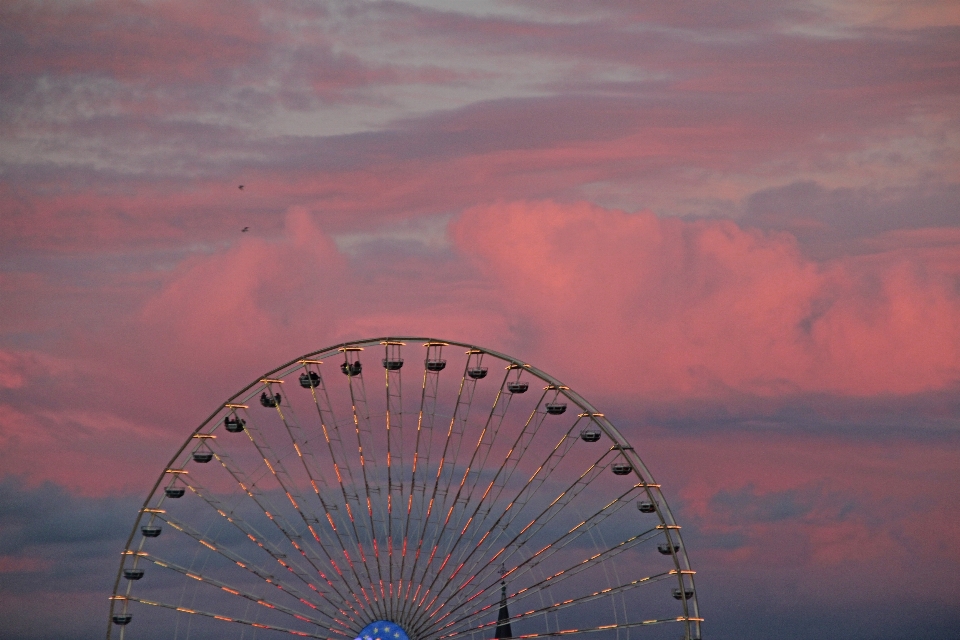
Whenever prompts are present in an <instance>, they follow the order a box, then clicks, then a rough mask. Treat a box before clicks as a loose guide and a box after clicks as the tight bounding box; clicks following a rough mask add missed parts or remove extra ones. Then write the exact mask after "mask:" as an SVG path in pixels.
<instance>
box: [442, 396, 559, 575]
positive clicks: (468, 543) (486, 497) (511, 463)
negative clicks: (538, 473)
mask: <svg viewBox="0 0 960 640" xmlns="http://www.w3.org/2000/svg"><path fill="white" fill-rule="evenodd" d="M544 397H546V391H544V394H543V396H541V398H540V401H538V402H537V405H536V407H539V406H540V402H541V401H542V400H543V398H544ZM545 417H546V414H545V413H541V412H539V411H538V410H537V409H536V408H535V409H534V411H533V412H532V413H531V414H530V416H529V417H528V418H527V421H526V422H525V423H524V425H523V428H522V429H521V430H520V433H519V434H518V435H517V438H516V440H515V441H514V443H513V445H512V446H511V447H510V450H509V451H508V452H507V453H506V455H505V456H504V459H503V462H501V463H500V466H499V467H498V469H497V471H496V473H495V474H494V476H493V479H491V481H490V483H489V485H488V486H487V488H486V490H485V491H484V493H483V495H482V496H481V497H480V499H479V500H478V501H477V505H476V508H475V509H474V511H473V513H472V514H471V516H470V518H469V519H468V520H467V524H466V525H465V526H464V528H463V530H462V531H461V532H460V536H459V537H458V538H457V541H456V544H455V545H454V548H456V546H457V545H459V544H460V543H461V541H462V542H463V548H462V549H461V551H460V555H459V556H458V557H457V559H456V560H454V564H456V566H457V569H456V570H455V571H454V572H453V573H452V574H451V575H450V576H449V578H447V584H450V585H452V584H454V579H455V578H456V576H457V573H458V572H459V571H460V570H461V569H463V568H464V567H465V566H467V562H468V561H469V560H470V558H471V557H472V556H473V555H474V552H475V551H476V549H477V548H478V547H479V546H480V545H482V544H483V541H484V540H486V539H487V538H488V537H489V536H490V534H491V533H494V531H495V529H496V527H497V524H498V523H499V522H500V520H501V519H502V518H503V515H504V513H506V511H503V512H501V513H500V514H498V515H497V518H496V520H495V522H494V523H493V524H492V525H491V526H489V527H485V525H487V519H488V517H489V516H490V514H491V513H493V512H494V511H493V506H494V505H496V504H498V503H499V499H500V495H501V494H502V493H503V490H504V488H505V487H506V484H507V482H509V481H510V478H511V477H512V475H513V471H514V470H515V469H516V468H517V465H518V464H519V462H520V458H521V457H522V456H523V454H524V453H525V452H526V450H527V448H528V447H529V446H530V443H531V442H532V439H533V435H532V434H533V433H534V432H536V431H537V430H538V429H539V428H540V426H541V425H542V423H543V418H545ZM481 464H484V465H485V462H483V463H481ZM484 504H486V505H487V506H486V509H485V510H483V513H482V514H481V509H482V508H483V505H484ZM478 514H481V515H479V517H478ZM471 524H474V525H475V526H473V527H472V528H471ZM468 531H470V534H469V535H467V532H468ZM481 534H482V537H480V542H477V536H481ZM452 551H453V550H451V552H452Z"/></svg>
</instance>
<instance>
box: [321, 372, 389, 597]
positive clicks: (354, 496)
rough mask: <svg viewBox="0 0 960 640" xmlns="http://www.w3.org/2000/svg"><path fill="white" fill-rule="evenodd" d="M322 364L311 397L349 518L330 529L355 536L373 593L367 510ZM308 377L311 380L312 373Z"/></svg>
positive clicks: (361, 562) (339, 533) (354, 545)
mask: <svg viewBox="0 0 960 640" xmlns="http://www.w3.org/2000/svg"><path fill="white" fill-rule="evenodd" d="M320 363H321V362H320V361H313V364H314V366H315V369H314V372H315V373H316V374H317V377H316V379H315V380H313V381H310V394H311V396H312V398H313V403H314V406H315V407H316V409H317V416H318V418H319V420H320V428H321V430H322V432H323V437H324V440H325V441H326V443H327V451H328V453H329V454H330V459H331V461H332V462H333V471H334V475H335V476H336V478H337V485H338V486H339V488H340V495H341V497H342V500H343V501H342V504H343V507H344V513H345V514H346V519H344V518H343V517H341V518H338V520H339V526H335V525H334V523H333V522H331V523H330V525H331V527H333V528H334V529H336V530H337V531H338V537H339V535H341V534H342V535H344V536H349V535H350V532H352V533H353V537H352V544H351V545H350V546H351V548H353V547H355V548H356V552H357V554H358V557H359V558H360V564H361V566H362V567H363V569H364V572H365V573H366V575H367V579H366V583H367V584H369V585H370V586H371V589H372V588H373V574H372V573H371V572H370V567H369V566H368V565H367V557H366V553H365V552H364V550H363V539H364V536H362V535H361V532H363V531H364V529H363V524H362V522H358V516H360V512H361V511H363V510H364V506H363V505H362V504H361V501H360V496H359V494H358V493H357V489H356V487H357V484H358V483H357V482H356V480H355V479H354V477H353V470H352V469H353V467H352V465H351V464H349V463H348V460H349V459H350V455H349V454H348V452H347V446H346V444H345V443H344V441H343V438H342V437H341V435H340V428H339V427H338V426H337V425H338V423H337V420H336V415H335V414H334V411H333V405H332V403H331V402H330V395H329V393H328V392H327V388H326V385H325V383H324V380H323V377H322V376H321V375H320V372H319V367H316V364H320ZM307 375H308V380H309V371H308V372H307ZM314 489H315V490H316V487H314ZM351 503H352V504H351ZM328 515H330V514H328ZM341 546H343V547H345V546H346V545H345V544H343V543H341ZM344 554H345V556H348V555H349V554H348V553H347V552H346V549H345V548H344Z"/></svg>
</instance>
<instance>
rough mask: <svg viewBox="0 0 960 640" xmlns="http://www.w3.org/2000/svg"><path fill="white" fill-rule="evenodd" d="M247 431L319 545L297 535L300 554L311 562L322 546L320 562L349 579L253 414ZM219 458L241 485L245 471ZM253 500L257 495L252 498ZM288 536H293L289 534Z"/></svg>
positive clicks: (276, 514) (273, 515)
mask: <svg viewBox="0 0 960 640" xmlns="http://www.w3.org/2000/svg"><path fill="white" fill-rule="evenodd" d="M271 394H272V390H271ZM278 405H279V403H278ZM278 409H279V406H278ZM280 415H281V419H283V414H282V413H281V414H280ZM244 431H245V432H246V434H247V437H248V438H249V440H250V442H251V443H252V444H253V446H254V448H255V449H256V450H257V453H258V454H259V455H260V457H261V458H262V460H263V463H264V465H265V467H266V468H267V469H268V470H269V471H270V473H271V475H272V477H273V478H274V480H275V481H276V483H277V484H278V485H279V486H280V488H281V489H282V490H283V492H284V494H285V495H286V497H287V499H288V500H289V502H290V504H291V506H292V507H293V509H294V510H295V511H296V512H297V515H299V517H300V519H301V520H302V521H303V523H304V524H305V525H306V527H307V530H308V531H309V532H310V534H311V536H312V537H313V539H314V541H315V542H316V545H313V544H304V539H303V538H302V537H300V536H299V535H297V540H298V542H295V543H294V546H295V547H296V548H297V549H298V550H299V551H300V553H301V554H303V556H304V557H305V558H308V559H309V557H310V556H315V553H312V552H309V551H310V550H312V549H313V547H314V546H318V547H319V548H320V550H321V551H322V552H323V555H324V556H326V560H325V561H324V560H323V559H321V558H319V557H316V558H315V559H316V561H319V562H321V563H329V564H330V566H332V567H333V569H334V571H335V572H336V573H337V574H338V575H343V576H344V577H346V574H345V573H344V570H343V569H341V568H340V566H339V564H338V563H337V561H336V560H335V559H334V558H333V556H331V555H330V553H329V551H328V546H327V545H328V544H330V542H329V541H327V544H324V541H323V540H321V533H325V532H326V529H325V527H323V526H321V524H320V519H319V518H316V517H314V516H308V515H307V514H306V513H304V511H303V505H305V502H306V501H305V500H304V498H303V497H302V496H301V495H300V493H299V491H297V489H296V483H295V482H294V480H293V479H292V478H291V477H290V475H289V473H288V472H287V470H286V467H285V466H284V464H283V462H282V461H281V460H280V458H279V456H277V454H276V453H275V452H274V451H273V448H272V447H271V446H270V445H269V443H268V442H267V441H266V438H265V437H264V435H263V433H262V431H261V429H260V428H259V427H258V425H257V422H256V420H255V419H254V417H253V416H252V415H249V414H248V420H247V425H246V428H245V430H244ZM218 459H219V460H220V462H221V464H223V466H224V468H226V469H227V470H228V471H229V472H231V475H233V476H234V478H236V479H238V482H239V481H240V480H239V478H238V476H239V475H241V474H242V472H241V471H240V469H239V468H238V467H237V466H236V465H233V464H232V463H231V459H230V457H229V455H228V454H226V452H223V451H220V452H219V453H218ZM228 465H229V466H228ZM231 468H232V471H231ZM240 484H241V487H243V486H244V484H246V485H247V486H251V485H252V484H253V483H242V482H241V483H240ZM249 493H250V492H249V491H248V494H249ZM251 497H253V496H252V495H251ZM260 500H262V501H264V502H266V496H265V495H263V494H262V493H261V494H260ZM258 506H261V507H263V505H259V502H258ZM264 513H265V514H267V517H269V518H270V519H271V520H274V521H277V519H278V518H279V511H278V510H277V509H275V508H273V509H271V508H270V506H269V505H267V508H264ZM282 529H284V532H285V533H286V532H287V531H290V532H293V531H294V529H293V527H292V526H290V524H289V523H286V522H285V521H284V526H283V527H282ZM288 537H290V536H289V535H288ZM325 537H326V536H325ZM291 542H294V541H293V540H291ZM331 546H332V545H331ZM344 555H345V559H346V568H347V570H348V571H349V572H350V574H352V575H353V577H354V579H355V580H356V583H357V586H358V587H359V588H360V592H361V593H362V594H363V595H364V597H365V599H367V601H368V605H369V604H370V601H369V597H368V596H367V595H366V591H365V590H364V588H363V583H362V581H361V580H360V576H359V574H358V573H357V571H356V568H355V567H354V565H353V562H352V560H351V558H350V556H349V554H346V553H345V554H344ZM311 564H312V565H314V566H315V568H316V569H317V571H318V572H320V575H321V576H323V575H324V574H323V572H322V571H320V569H319V567H316V565H315V562H313V561H311ZM331 584H332V582H331Z"/></svg>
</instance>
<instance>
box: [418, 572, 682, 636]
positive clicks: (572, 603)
mask: <svg viewBox="0 0 960 640" xmlns="http://www.w3.org/2000/svg"><path fill="white" fill-rule="evenodd" d="M675 574H676V570H675V569H671V570H670V571H664V572H662V573H658V574H655V575H652V576H646V577H644V578H639V579H637V580H632V581H630V582H628V583H626V584H622V585H618V586H616V587H609V588H607V589H602V590H600V591H595V592H593V593H589V594H586V595H583V596H580V597H577V598H570V599H567V600H564V601H562V602H557V603H554V604H551V605H548V606H545V607H540V608H539V609H532V610H530V611H525V612H524V613H519V614H516V615H513V616H511V617H510V618H509V620H508V621H509V622H511V623H513V622H519V621H521V620H526V619H529V618H533V617H536V616H542V615H544V614H547V613H553V612H555V611H560V610H561V609H568V608H570V607H576V606H578V605H582V604H586V603H588V602H593V601H595V600H598V599H600V598H606V597H609V596H612V595H617V594H620V593H625V592H627V591H630V590H632V589H636V588H638V587H641V586H645V585H648V584H653V583H655V582H659V581H661V580H664V579H666V578H671V577H673V576H674V575H675ZM510 601H511V602H516V600H515V599H514V598H510ZM497 606H499V603H491V604H488V605H487V606H485V607H483V608H482V609H480V610H478V611H477V614H481V613H485V612H487V611H489V610H490V609H493V608H494V607H497ZM470 617H475V615H472V616H470ZM466 619H467V618H462V619H460V620H457V621H456V623H462V622H463V621H464V620H466ZM451 624H454V623H451ZM498 624H500V621H499V620H494V621H491V622H485V623H483V624H480V625H478V626H476V627H470V628H469V629H466V630H463V631H456V632H451V633H447V634H440V635H437V638H438V640H449V639H451V638H459V637H462V636H465V635H469V634H473V633H476V632H477V631H480V630H483V629H486V628H489V627H492V626H496V625H498ZM521 637H522V636H521Z"/></svg>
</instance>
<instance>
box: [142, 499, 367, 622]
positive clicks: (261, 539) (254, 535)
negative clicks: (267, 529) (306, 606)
mask: <svg viewBox="0 0 960 640" xmlns="http://www.w3.org/2000/svg"><path fill="white" fill-rule="evenodd" d="M185 482H186V483H187V484H188V486H189V488H190V490H191V491H192V492H193V493H195V494H196V495H197V496H199V497H200V498H201V499H202V500H203V501H204V502H206V503H207V504H208V505H210V506H211V507H212V508H213V509H214V510H215V511H216V512H217V513H218V514H219V515H220V516H221V517H223V518H225V519H226V520H227V521H228V522H229V523H230V524H231V525H233V526H234V527H236V528H237V529H238V530H239V531H240V532H241V533H243V534H244V536H246V538H247V539H248V540H250V541H251V542H253V544H255V545H257V547H259V548H260V549H262V550H263V551H264V552H266V553H267V554H269V555H270V557H271V558H273V560H275V561H276V562H277V563H278V564H280V566H282V567H284V568H285V569H287V571H288V572H290V573H292V574H293V575H294V576H296V577H297V578H298V579H299V580H300V581H301V582H303V583H304V584H305V585H306V586H307V587H308V588H310V590H311V591H314V592H315V593H316V594H317V595H318V596H319V597H320V598H321V600H320V601H321V602H323V600H322V599H327V600H329V594H327V593H324V592H323V591H321V590H320V588H318V587H317V586H316V585H314V584H313V581H312V578H310V577H309V576H308V575H307V574H305V573H304V571H303V570H302V569H301V568H300V567H298V566H297V565H296V563H294V562H291V561H290V556H288V555H287V554H286V553H284V552H283V551H282V550H280V549H279V548H278V547H277V546H276V545H275V544H273V543H271V542H270V541H269V540H268V539H267V538H266V537H265V536H264V535H262V534H261V533H260V532H258V531H257V529H256V528H255V527H253V526H252V525H250V524H249V523H247V522H246V521H244V519H243V518H241V517H240V516H239V515H237V514H236V513H234V512H233V511H231V510H230V508H229V507H227V506H226V505H224V504H222V503H220V502H219V501H218V500H217V499H216V498H214V497H212V496H211V495H209V494H208V492H206V491H205V490H204V489H203V488H202V487H201V486H200V485H199V483H197V482H196V481H195V480H190V481H185ZM157 517H159V518H161V519H163V520H164V521H165V522H167V523H169V524H170V526H172V527H174V528H175V529H177V530H178V531H180V532H182V533H184V534H186V535H188V536H190V537H191V538H193V539H194V540H196V541H197V542H198V543H200V544H202V545H203V546H204V547H207V548H208V549H211V550H213V551H216V552H217V553H219V554H220V555H222V556H224V557H225V558H227V559H228V560H230V561H231V562H234V563H236V564H237V565H239V566H241V567H242V568H244V569H246V570H247V571H250V572H251V573H253V574H254V575H256V576H257V577H259V578H261V579H264V580H266V581H268V582H270V581H276V577H275V576H273V575H271V574H267V573H266V572H263V571H260V570H259V569H257V565H258V563H256V562H253V561H251V560H249V559H247V558H244V557H242V556H240V555H239V554H236V553H234V552H232V551H230V550H228V549H225V548H223V547H222V546H220V545H216V544H215V542H214V541H210V540H207V539H206V537H205V536H203V535H202V534H201V533H200V532H199V531H197V530H196V529H194V528H193V527H191V526H190V525H188V524H187V523H185V522H179V521H177V520H176V519H174V518H172V517H171V516H170V514H168V513H162V514H159V513H158V514H157ZM288 540H289V537H288ZM290 542H291V543H293V540H290ZM294 546H295V548H296V545H294ZM301 553H302V552H301ZM312 566H313V565H312ZM314 568H315V567H314ZM315 569H316V568H315ZM317 574H318V575H319V576H320V577H321V578H323V580H324V581H325V582H326V583H327V585H328V586H329V587H330V590H331V592H332V593H336V594H337V596H338V598H340V599H341V600H342V601H343V602H345V603H346V606H347V607H349V608H350V609H352V610H353V611H354V613H355V614H356V615H358V616H362V614H361V612H360V610H357V609H355V608H354V607H353V605H352V604H351V603H350V601H349V600H344V599H343V594H341V593H340V592H339V591H338V590H337V589H336V587H335V586H334V584H333V582H331V580H330V579H329V578H328V577H327V576H326V575H324V574H323V572H322V571H319V570H318V571H317ZM278 586H280V585H279V584H278ZM284 587H285V588H287V589H291V587H289V585H284ZM291 590H292V589H291ZM298 598H299V599H302V597H301V596H299V595H298ZM331 604H333V603H332V602H331ZM333 606H334V607H335V608H336V609H337V610H338V611H339V612H340V613H341V614H343V615H345V616H347V617H349V618H351V619H353V618H352V617H351V616H350V614H349V613H347V612H346V611H344V610H343V609H340V608H339V607H336V605H333ZM361 610H362V605H361Z"/></svg>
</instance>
